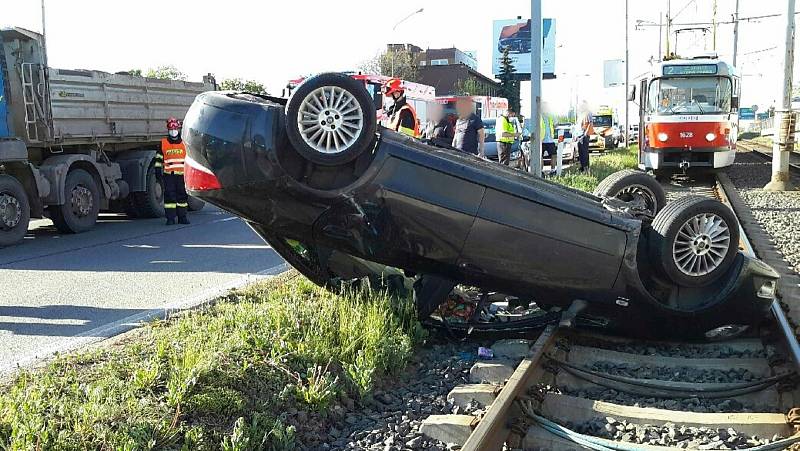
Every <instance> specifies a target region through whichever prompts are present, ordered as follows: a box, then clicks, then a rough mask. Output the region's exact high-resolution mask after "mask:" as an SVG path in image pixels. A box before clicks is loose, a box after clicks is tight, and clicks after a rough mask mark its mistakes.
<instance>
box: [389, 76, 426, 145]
mask: <svg viewBox="0 0 800 451" xmlns="http://www.w3.org/2000/svg"><path fill="white" fill-rule="evenodd" d="M383 95H384V97H386V98H388V99H391V100H392V103H391V105H390V106H389V109H388V110H387V111H386V114H387V115H388V116H389V128H390V129H392V130H394V131H396V132H400V133H403V134H406V135H408V136H411V137H413V138H416V137H418V136H419V122H417V112H416V111H414V107H412V106H411V105H410V104H409V103H408V102H407V101H406V90H405V88H403V81H402V80H400V79H399V78H390V79H388V80H386V83H385V84H384V85H383Z"/></svg>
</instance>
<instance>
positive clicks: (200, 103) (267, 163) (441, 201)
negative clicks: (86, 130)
mask: <svg viewBox="0 0 800 451" xmlns="http://www.w3.org/2000/svg"><path fill="white" fill-rule="evenodd" d="M183 134H184V140H185V142H186V145H187V149H188V158H187V174H186V183H187V187H188V188H189V190H190V192H191V194H192V195H194V196H197V197H199V198H201V199H203V200H206V201H208V202H211V203H213V204H216V205H218V206H220V207H222V208H224V209H226V210H228V211H231V212H233V213H235V214H237V215H239V216H241V217H242V218H244V219H245V220H246V221H247V222H248V223H249V224H250V226H251V227H252V228H253V229H254V230H255V231H256V232H257V233H258V234H259V235H261V236H262V237H263V238H264V239H265V240H266V241H267V242H268V243H269V244H270V245H271V246H272V247H273V249H275V250H276V251H277V252H278V253H280V254H281V255H282V256H283V257H284V258H285V259H286V260H287V261H288V262H289V263H290V264H292V265H293V266H294V267H295V268H297V269H298V270H299V271H300V272H302V273H303V274H304V275H306V276H307V277H308V278H309V279H311V280H312V281H314V282H315V283H317V284H320V285H326V286H331V287H334V286H337V285H338V284H339V283H340V282H342V281H348V280H353V279H358V278H362V277H366V276H373V275H375V274H376V273H379V272H381V271H383V269H382V268H385V267H386V266H389V267H393V268H398V269H400V270H402V271H403V274H405V275H406V276H408V277H413V278H414V279H415V283H414V291H415V298H416V299H417V302H418V308H419V310H420V311H421V312H422V313H423V314H424V315H426V314H429V313H430V312H431V311H432V310H433V309H434V308H435V307H436V306H437V305H438V303H440V302H442V301H443V300H444V298H445V296H446V295H447V294H448V293H449V291H450V290H451V289H452V287H453V286H454V285H455V284H466V285H470V286H475V287H479V288H480V289H482V290H487V291H489V290H491V291H500V292H503V293H508V294H511V295H515V296H520V297H527V298H533V299H534V300H535V301H536V303H537V304H538V305H539V306H542V307H544V308H547V307H552V306H561V307H566V306H569V305H572V304H573V303H574V301H576V300H579V301H583V302H581V303H582V304H584V305H586V306H587V308H586V309H585V310H583V311H582V313H581V316H582V317H584V318H588V319H589V321H587V324H592V325H594V326H596V327H604V328H609V329H612V330H614V331H616V332H622V333H628V334H634V335H639V336H651V337H658V336H662V337H665V336H670V335H672V336H681V337H696V338H703V337H704V336H708V335H707V334H709V333H713V331H715V330H722V329H725V328H728V329H730V328H731V327H733V328H738V329H737V330H741V329H743V327H742V326H751V325H754V324H757V323H758V322H760V321H761V320H762V319H763V318H765V316H766V312H767V311H768V310H769V307H770V304H771V302H772V299H773V295H774V289H775V284H776V280H777V278H778V275H777V274H776V273H775V271H773V270H772V269H771V268H769V267H768V266H766V265H765V264H763V263H761V262H760V261H758V260H755V259H751V258H748V257H746V256H745V255H743V254H742V253H741V252H739V250H738V241H739V226H738V223H737V220H736V217H735V216H734V215H733V213H732V212H731V211H730V209H729V208H727V207H726V206H725V205H723V204H721V203H719V202H717V201H715V200H712V199H708V198H704V197H697V196H689V197H684V198H681V199H679V200H677V201H674V202H672V203H666V198H665V196H664V193H663V190H662V189H661V187H660V186H659V185H658V184H657V183H656V182H655V180H654V179H653V178H652V177H650V176H648V175H646V174H644V173H640V172H635V171H623V172H620V173H616V174H613V175H612V176H610V177H608V178H607V179H606V180H604V181H603V182H602V183H601V184H600V186H599V187H598V192H596V193H595V194H594V195H593V194H587V193H583V192H580V191H577V190H573V189H570V188H566V187H563V186H560V185H557V184H555V183H552V182H550V181H547V180H543V179H541V178H536V177H533V176H531V175H529V174H527V173H523V172H520V171H516V170H513V169H509V168H506V167H503V166H501V165H498V164H496V163H490V162H488V161H484V160H481V159H479V158H478V157H474V156H472V155H466V154H462V153H458V152H456V151H454V150H451V149H443V148H438V147H434V146H432V145H428V144H426V143H424V142H420V141H418V140H415V139H412V138H409V137H406V136H402V135H400V134H397V133H394V132H392V131H389V130H385V129H380V127H379V126H378V125H377V124H376V115H375V106H374V103H373V101H372V98H371V97H370V96H369V94H368V93H367V91H366V89H365V87H364V85H363V82H360V81H357V80H354V79H353V78H351V77H348V76H346V75H341V74H333V73H329V74H321V75H318V76H316V77H313V78H309V79H308V80H306V81H305V82H304V83H303V84H302V85H301V86H299V87H298V88H297V90H296V91H295V92H294V93H293V95H292V97H291V98H290V99H288V100H287V99H283V98H275V97H269V96H255V95H251V94H247V93H234V92H208V93H204V94H201V95H200V96H198V97H197V99H196V100H195V102H194V105H193V106H192V107H191V109H190V111H189V113H188V114H187V117H186V119H185V121H184V132H183Z"/></svg>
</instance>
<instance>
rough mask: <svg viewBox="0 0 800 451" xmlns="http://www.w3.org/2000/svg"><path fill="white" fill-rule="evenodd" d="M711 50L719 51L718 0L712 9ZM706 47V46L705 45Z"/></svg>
mask: <svg viewBox="0 0 800 451" xmlns="http://www.w3.org/2000/svg"><path fill="white" fill-rule="evenodd" d="M711 11H712V12H711V50H713V51H715V52H716V51H717V0H714V3H713V6H712V9H711ZM704 45H705V44H704Z"/></svg>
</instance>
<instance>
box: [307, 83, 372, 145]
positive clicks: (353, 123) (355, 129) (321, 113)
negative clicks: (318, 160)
mask: <svg viewBox="0 0 800 451" xmlns="http://www.w3.org/2000/svg"><path fill="white" fill-rule="evenodd" d="M363 117H364V114H363V111H362V110H361V105H359V103H358V101H357V100H356V98H355V96H353V94H351V93H350V92H348V91H347V90H346V89H342V88H340V87H338V86H323V87H321V88H318V89H316V90H314V91H311V92H310V93H309V94H308V95H307V96H306V97H305V98H304V99H303V101H302V102H301V103H300V118H299V125H300V135H301V136H302V137H303V140H304V141H305V142H306V144H308V145H309V146H310V147H312V148H313V149H314V150H316V151H318V152H321V153H324V154H338V153H341V152H344V151H345V150H347V149H349V148H350V147H351V146H352V145H353V144H355V142H356V141H357V140H358V138H359V136H360V135H361V129H362V127H363V120H362V118H363Z"/></svg>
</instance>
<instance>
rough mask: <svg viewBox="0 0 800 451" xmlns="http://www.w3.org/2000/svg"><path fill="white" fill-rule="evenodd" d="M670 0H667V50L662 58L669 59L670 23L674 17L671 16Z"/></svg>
mask: <svg viewBox="0 0 800 451" xmlns="http://www.w3.org/2000/svg"><path fill="white" fill-rule="evenodd" d="M670 9H671V7H670V0H667V34H666V36H665V38H666V40H667V51H666V52H664V57H663V58H662V59H665V60H666V59H669V29H670V25H671V24H672V18H671V17H670Z"/></svg>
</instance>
